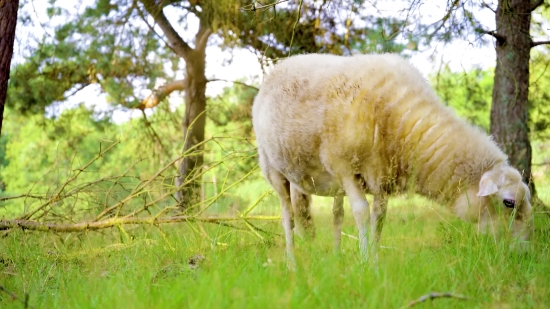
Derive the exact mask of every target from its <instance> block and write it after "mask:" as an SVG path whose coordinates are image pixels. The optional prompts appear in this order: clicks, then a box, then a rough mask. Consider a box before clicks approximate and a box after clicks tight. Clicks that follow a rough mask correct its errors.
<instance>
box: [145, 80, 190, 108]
mask: <svg viewBox="0 0 550 309" xmlns="http://www.w3.org/2000/svg"><path fill="white" fill-rule="evenodd" d="M183 90H185V80H184V79H180V80H175V81H173V82H170V83H168V84H166V85H164V86H162V87H160V88H158V89H156V90H153V93H151V95H149V96H148V97H147V98H146V99H145V100H143V101H141V103H140V104H139V105H138V106H137V107H136V108H138V109H141V110H144V109H146V108H153V107H155V106H157V105H159V103H160V102H162V100H164V99H165V98H166V97H167V96H169V95H170V94H171V93H172V92H174V91H183Z"/></svg>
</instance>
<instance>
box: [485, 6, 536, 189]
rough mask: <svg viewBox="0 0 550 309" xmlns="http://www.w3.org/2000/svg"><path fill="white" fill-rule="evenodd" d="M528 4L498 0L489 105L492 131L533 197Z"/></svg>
mask: <svg viewBox="0 0 550 309" xmlns="http://www.w3.org/2000/svg"><path fill="white" fill-rule="evenodd" d="M530 24H531V3H530V1H529V0H499V1H498V7H497V12H496V26H497V28H496V35H495V36H496V37H497V42H496V53H497V65H496V68H495V79H494V87H493V104H492V107H491V134H493V135H494V137H495V140H496V141H497V143H498V145H499V146H500V147H501V149H503V151H504V152H505V153H506V154H507V155H508V158H509V161H510V164H511V165H512V166H514V167H516V168H517V169H518V170H519V171H520V172H521V173H523V179H524V181H525V182H526V183H528V184H529V188H530V189H531V193H532V195H533V196H535V185H534V183H533V180H532V178H531V154H532V153H531V143H530V142H529V126H528V125H527V124H528V120H529V106H528V95H529V60H530V53H529V51H530V49H531V43H532V40H531V36H530V34H529V28H530Z"/></svg>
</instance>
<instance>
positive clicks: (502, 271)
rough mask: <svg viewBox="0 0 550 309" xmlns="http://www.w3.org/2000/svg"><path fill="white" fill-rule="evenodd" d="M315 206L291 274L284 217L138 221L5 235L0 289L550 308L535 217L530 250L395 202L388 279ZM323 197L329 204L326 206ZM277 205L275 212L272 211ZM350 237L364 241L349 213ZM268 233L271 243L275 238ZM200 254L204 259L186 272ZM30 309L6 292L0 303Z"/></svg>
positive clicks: (144, 303)
mask: <svg viewBox="0 0 550 309" xmlns="http://www.w3.org/2000/svg"><path fill="white" fill-rule="evenodd" d="M315 201H316V202H318V203H317V204H322V206H319V207H316V208H315V222H316V226H317V238H316V239H315V241H314V242H313V243H309V242H306V241H303V240H300V239H298V240H297V244H296V257H297V262H298V271H297V272H295V273H292V272H289V271H287V269H286V264H285V259H284V239H283V238H282V237H281V234H282V228H281V227H280V223H279V222H275V223H257V224H258V225H259V226H261V227H262V228H263V229H265V230H267V231H268V232H269V233H270V234H269V235H268V234H264V233H262V235H263V237H264V240H263V241H262V240H260V239H259V238H258V237H257V236H255V235H253V234H252V233H250V232H246V231H238V230H235V229H230V228H228V227H222V226H217V225H213V224H210V225H207V224H202V225H197V224H178V225H171V226H163V227H162V232H160V230H159V229H158V228H156V227H150V226H141V227H133V228H130V227H128V228H126V233H127V234H128V235H129V236H130V239H128V238H126V237H125V236H124V235H125V234H124V233H120V231H119V230H118V229H111V230H105V231H102V232H88V233H80V234H60V235H54V234H47V233H35V232H28V231H13V232H11V233H9V234H8V235H7V236H6V237H4V238H0V285H2V286H3V287H4V288H5V289H7V290H9V291H11V292H13V293H15V294H17V296H18V297H19V298H21V299H24V297H25V295H28V297H29V305H30V306H32V307H34V308H400V307H402V306H405V305H407V304H408V303H409V302H410V301H411V300H414V299H416V298H418V297H420V296H422V295H424V294H427V293H430V292H454V293H458V294H463V295H466V296H467V297H469V300H458V299H436V300H433V301H428V302H426V303H423V304H419V305H417V306H416V307H415V308H545V307H547V305H548V304H550V289H549V284H548V282H550V261H549V256H550V255H549V254H550V250H549V246H548V244H549V243H550V242H549V240H550V228H549V224H548V223H549V220H548V218H547V217H546V215H544V214H538V215H537V216H536V225H537V232H536V234H535V235H534V237H533V239H532V241H531V244H530V247H529V249H528V250H527V251H526V252H521V253H519V252H516V251H513V250H510V249H509V244H506V243H494V241H493V240H491V239H490V238H488V237H480V236H477V235H476V233H475V232H474V231H473V227H472V226H471V225H469V224H467V223H463V222H461V221H459V220H457V219H455V218H454V217H453V216H452V215H450V214H449V213H448V212H446V211H445V210H443V209H442V208H440V207H438V206H435V205H432V204H430V203H427V202H426V201H425V200H419V199H416V198H415V199H413V200H412V202H413V204H414V205H409V204H410V203H411V200H406V199H403V198H402V199H399V198H398V199H393V200H392V201H391V204H390V209H389V212H388V220H387V224H386V226H385V228H384V232H383V239H382V246H383V248H381V249H380V263H379V274H376V273H375V272H374V271H373V270H372V269H371V268H370V267H368V266H364V265H362V264H361V263H360V262H359V259H358V249H357V241H356V240H355V239H353V238H352V237H346V236H344V237H343V244H342V246H343V247H342V254H341V255H340V256H335V255H334V254H333V252H332V227H331V222H332V218H331V216H330V215H329V214H328V211H327V207H324V205H326V204H327V202H326V201H325V200H320V199H316V200H315ZM319 202H320V203H319ZM274 207H276V206H274ZM346 211H347V213H346V221H345V226H344V232H345V233H346V234H350V235H353V236H355V235H356V234H357V231H356V228H355V225H354V223H353V218H352V217H351V215H350V211H349V207H347V208H346ZM270 235H271V236H270ZM196 254H200V255H203V256H204V257H205V259H204V260H203V261H201V262H200V263H199V264H198V268H196V269H190V268H189V259H190V258H191V257H193V256H194V255H196ZM23 307H24V305H23V304H22V303H21V302H19V301H17V300H12V299H11V298H10V297H9V296H8V294H6V293H2V292H0V308H23Z"/></svg>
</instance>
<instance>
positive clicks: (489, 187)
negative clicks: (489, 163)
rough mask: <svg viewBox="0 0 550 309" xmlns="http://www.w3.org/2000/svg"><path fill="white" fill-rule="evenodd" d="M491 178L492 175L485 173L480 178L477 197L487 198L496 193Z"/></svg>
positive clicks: (495, 187)
mask: <svg viewBox="0 0 550 309" xmlns="http://www.w3.org/2000/svg"><path fill="white" fill-rule="evenodd" d="M491 176H493V175H491V174H489V172H486V173H485V174H483V176H481V180H480V181H479V192H477V196H488V195H491V194H494V193H497V192H498V187H497V185H496V184H495V182H494V181H493V178H492V177H491Z"/></svg>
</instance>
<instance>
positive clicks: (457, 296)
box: [403, 292, 469, 308]
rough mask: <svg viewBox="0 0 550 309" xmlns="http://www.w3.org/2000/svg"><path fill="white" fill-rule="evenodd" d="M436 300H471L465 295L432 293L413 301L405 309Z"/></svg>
mask: <svg viewBox="0 0 550 309" xmlns="http://www.w3.org/2000/svg"><path fill="white" fill-rule="evenodd" d="M436 298H456V299H461V300H467V299H469V298H468V297H466V296H464V295H460V294H454V293H450V292H446V293H439V292H432V293H430V294H426V295H423V296H422V297H420V298H418V299H416V300H413V301H411V302H410V303H409V304H408V305H407V306H405V307H403V308H411V307H413V306H416V305H418V304H420V303H423V302H425V301H427V300H433V299H436Z"/></svg>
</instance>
